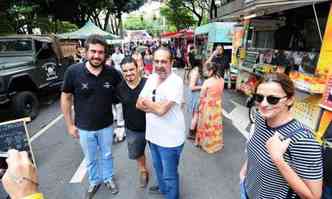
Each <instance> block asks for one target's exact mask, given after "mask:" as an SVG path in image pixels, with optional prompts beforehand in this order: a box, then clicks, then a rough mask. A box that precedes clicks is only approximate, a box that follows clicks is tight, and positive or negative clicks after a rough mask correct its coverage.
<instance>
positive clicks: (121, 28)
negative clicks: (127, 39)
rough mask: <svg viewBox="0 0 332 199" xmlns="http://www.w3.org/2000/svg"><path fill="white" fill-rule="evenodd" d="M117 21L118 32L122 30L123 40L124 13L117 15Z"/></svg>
mask: <svg viewBox="0 0 332 199" xmlns="http://www.w3.org/2000/svg"><path fill="white" fill-rule="evenodd" d="M117 19H118V22H119V23H118V28H117V29H118V30H120V37H121V38H122V39H123V23H122V13H121V12H120V13H118V14H117Z"/></svg>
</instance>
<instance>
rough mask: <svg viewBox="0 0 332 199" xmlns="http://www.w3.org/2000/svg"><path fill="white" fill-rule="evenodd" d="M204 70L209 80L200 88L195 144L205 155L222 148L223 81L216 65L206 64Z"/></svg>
mask: <svg viewBox="0 0 332 199" xmlns="http://www.w3.org/2000/svg"><path fill="white" fill-rule="evenodd" d="M206 68H207V74H208V77H209V78H208V79H206V80H205V81H204V83H203V85H202V87H201V92H200V99H199V108H198V122H197V131H196V139H195V144H196V146H199V147H201V148H202V149H203V150H204V151H206V152H207V153H215V152H217V151H220V150H222V149H223V147H224V139H223V124H222V96H223V92H224V80H223V78H222V77H221V76H220V74H219V72H218V68H217V64H215V63H208V64H207V66H206Z"/></svg>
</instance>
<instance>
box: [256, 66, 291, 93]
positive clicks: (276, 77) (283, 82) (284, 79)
mask: <svg viewBox="0 0 332 199" xmlns="http://www.w3.org/2000/svg"><path fill="white" fill-rule="evenodd" d="M269 82H275V83H278V84H279V85H280V86H281V88H282V90H283V91H284V92H285V93H286V95H287V97H288V98H291V97H293V96H294V95H295V86H294V83H293V81H292V80H291V79H290V78H289V77H288V76H287V75H286V74H283V73H276V72H274V73H267V74H265V75H264V76H263V77H262V78H261V79H260V81H259V82H258V84H257V86H256V91H257V87H258V86H259V85H260V84H263V83H269Z"/></svg>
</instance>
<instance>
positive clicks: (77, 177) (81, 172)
mask: <svg viewBox="0 0 332 199" xmlns="http://www.w3.org/2000/svg"><path fill="white" fill-rule="evenodd" d="M86 172H87V168H86V159H85V158H84V159H83V161H82V162H81V164H80V166H79V167H78V169H77V170H76V172H75V173H74V175H73V177H72V178H71V180H70V182H69V183H81V182H82V181H83V179H84V176H85V174H86Z"/></svg>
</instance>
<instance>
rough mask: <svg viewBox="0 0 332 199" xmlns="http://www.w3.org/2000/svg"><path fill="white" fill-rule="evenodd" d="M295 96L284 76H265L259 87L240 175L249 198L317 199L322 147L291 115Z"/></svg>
mask: <svg viewBox="0 0 332 199" xmlns="http://www.w3.org/2000/svg"><path fill="white" fill-rule="evenodd" d="M294 92H295V89H294V84H293V82H292V80H291V79H290V78H289V77H288V76H287V75H285V74H281V73H270V74H266V75H265V76H264V77H263V78H262V80H261V81H260V82H259V83H258V86H257V88H256V91H255V94H254V99H255V101H256V103H257V106H258V110H259V111H258V112H257V114H256V117H255V118H256V119H255V120H256V121H255V129H254V133H253V135H252V137H251V138H250V140H249V141H248V143H247V161H246V162H245V164H244V165H243V166H242V169H241V171H240V181H241V184H243V185H244V186H243V188H244V189H243V191H244V193H246V195H247V196H248V197H247V198H252V199H260V198H262V199H263V198H264V199H275V198H317V199H319V198H320V197H321V194H322V175H323V172H322V154H321V148H320V145H319V143H317V141H316V140H315V138H314V135H313V133H312V132H311V131H310V130H309V129H308V128H307V127H305V126H304V125H303V124H302V123H300V122H299V121H298V120H296V119H294V117H293V115H292V111H291V107H292V105H293V103H294Z"/></svg>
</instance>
